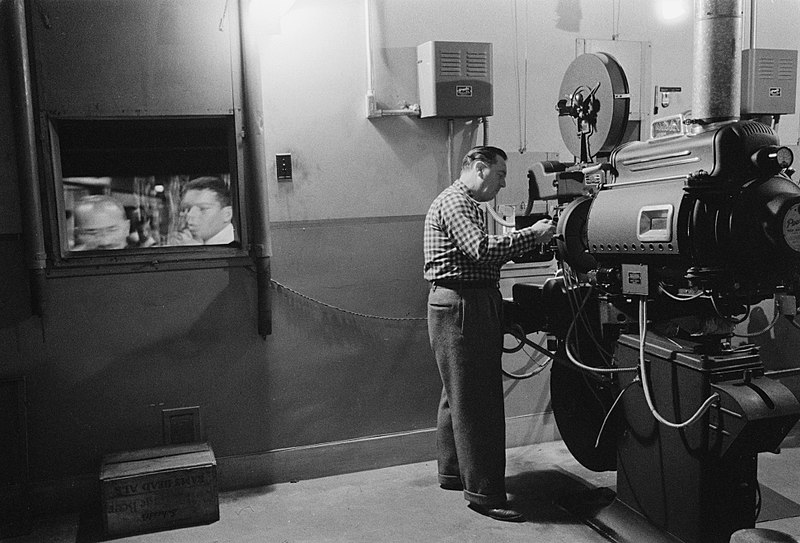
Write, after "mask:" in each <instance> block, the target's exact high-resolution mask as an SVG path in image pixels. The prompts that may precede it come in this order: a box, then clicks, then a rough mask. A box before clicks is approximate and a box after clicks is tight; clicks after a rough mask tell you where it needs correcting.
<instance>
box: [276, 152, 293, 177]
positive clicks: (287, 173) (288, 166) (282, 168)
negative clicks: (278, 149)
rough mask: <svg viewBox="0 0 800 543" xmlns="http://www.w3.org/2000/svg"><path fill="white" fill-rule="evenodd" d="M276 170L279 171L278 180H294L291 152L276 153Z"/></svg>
mask: <svg viewBox="0 0 800 543" xmlns="http://www.w3.org/2000/svg"><path fill="white" fill-rule="evenodd" d="M275 170H276V171H277V172H278V181H291V180H292V155H291V153H279V154H277V155H275Z"/></svg>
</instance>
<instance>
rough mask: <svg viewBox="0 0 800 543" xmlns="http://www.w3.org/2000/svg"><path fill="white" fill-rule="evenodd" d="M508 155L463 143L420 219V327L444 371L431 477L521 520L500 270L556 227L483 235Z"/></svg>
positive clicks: (488, 510) (503, 516) (479, 506)
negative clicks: (511, 467) (508, 449)
mask: <svg viewBox="0 0 800 543" xmlns="http://www.w3.org/2000/svg"><path fill="white" fill-rule="evenodd" d="M507 158H508V157H507V156H506V154H505V152H503V150H502V149H498V148H496V147H487V146H481V147H475V148H473V149H471V150H470V151H469V152H468V153H467V154H466V156H465V157H464V160H463V161H462V165H461V174H460V176H459V178H458V179H456V180H455V181H454V182H453V184H452V185H450V186H449V187H448V188H446V189H444V191H442V193H441V194H439V196H438V197H436V199H435V200H434V201H433V203H432V204H431V207H430V209H429V210H428V214H427V216H426V217H425V237H424V250H425V270H424V272H425V279H427V280H428V281H430V283H431V290H430V294H429V295H428V334H429V336H430V341H431V347H432V349H433V352H434V354H435V356H436V363H437V365H438V366H439V374H440V375H441V378H442V383H443V385H444V386H443V388H442V396H441V400H440V402H439V413H438V420H437V448H438V470H439V484H440V486H441V487H442V488H444V489H447V490H463V492H464V498H465V499H466V500H467V501H468V502H469V504H468V507H470V508H471V509H473V510H474V511H477V512H478V513H480V514H482V515H486V516H489V517H491V518H494V519H497V520H504V521H512V522H520V521H523V520H525V519H524V517H523V516H522V514H521V513H519V512H518V511H516V510H514V509H513V508H512V506H511V505H510V504H509V503H508V501H507V497H506V491H505V464H506V456H505V408H504V404H503V380H502V372H501V358H502V354H503V325H502V297H501V295H500V290H499V287H498V282H499V280H500V267H501V266H502V265H503V264H505V263H506V262H508V261H509V260H511V259H512V258H513V257H514V256H516V255H519V254H521V253H524V252H527V251H530V250H532V249H533V248H534V246H536V245H537V244H544V243H547V242H549V241H550V240H551V239H552V237H553V235H554V234H555V225H554V223H553V222H552V221H551V220H549V219H543V220H541V221H539V222H537V223H535V224H534V225H532V226H530V227H528V228H523V229H520V230H515V231H512V232H509V233H508V234H503V235H490V234H488V233H487V231H486V219H485V216H484V211H483V209H482V208H481V203H482V202H488V201H490V200H492V199H493V198H494V197H495V196H496V195H497V193H498V191H499V190H500V189H501V188H503V187H505V185H506V183H505V177H506V160H507Z"/></svg>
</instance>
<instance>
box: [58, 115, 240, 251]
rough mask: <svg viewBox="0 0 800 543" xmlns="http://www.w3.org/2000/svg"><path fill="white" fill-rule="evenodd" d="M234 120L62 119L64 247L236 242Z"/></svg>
mask: <svg viewBox="0 0 800 543" xmlns="http://www.w3.org/2000/svg"><path fill="white" fill-rule="evenodd" d="M231 134H232V119H228V118H210V119H205V118H203V119H197V118H192V119H136V120H131V119H128V120H96V119H95V120H60V121H59V122H57V123H55V125H54V141H55V142H56V152H55V155H56V156H58V157H59V166H60V167H59V168H58V170H59V171H60V196H61V201H60V205H61V209H62V210H63V220H64V221H65V222H64V225H63V228H61V229H60V232H62V236H61V237H62V238H64V239H62V243H61V245H62V249H64V250H66V251H68V252H70V253H75V254H80V253H82V252H83V251H107V250H131V249H157V248H161V247H178V246H198V245H209V246H225V245H230V244H236V245H238V244H239V243H240V236H239V232H238V230H239V228H238V224H239V218H238V209H237V207H238V206H237V198H236V194H237V190H236V189H237V187H236V186H235V183H233V184H232V182H231V180H232V179H235V178H236V177H235V168H233V167H232V165H234V164H235V163H236V160H235V156H236V155H235V149H234V148H233V145H232V141H233V138H232V136H231Z"/></svg>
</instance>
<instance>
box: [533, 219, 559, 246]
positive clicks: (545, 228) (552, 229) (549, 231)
mask: <svg viewBox="0 0 800 543" xmlns="http://www.w3.org/2000/svg"><path fill="white" fill-rule="evenodd" d="M530 228H531V230H533V231H534V233H535V234H536V243H540V244H542V245H545V244H547V243H550V240H551V239H553V236H554V235H555V234H556V223H555V222H554V221H553V219H542V220H540V221H537V222H535V223H533V224H532V225H531V226H530Z"/></svg>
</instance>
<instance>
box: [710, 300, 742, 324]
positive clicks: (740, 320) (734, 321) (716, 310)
mask: <svg viewBox="0 0 800 543" xmlns="http://www.w3.org/2000/svg"><path fill="white" fill-rule="evenodd" d="M710 298H711V305H713V306H714V311H715V312H716V313H717V315H718V316H719V317H720V318H722V319H724V320H726V321H728V322H729V323H731V324H741V323H743V322H744V321H746V320H747V318H748V317H749V316H750V306H749V305H748V306H747V311H745V312H744V315H743V316H742V318H740V319H734V318H731V317H730V316H725V315H723V314H722V312H721V311H720V310H719V307H717V300H716V298H715V296H713V295H711V297H710Z"/></svg>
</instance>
